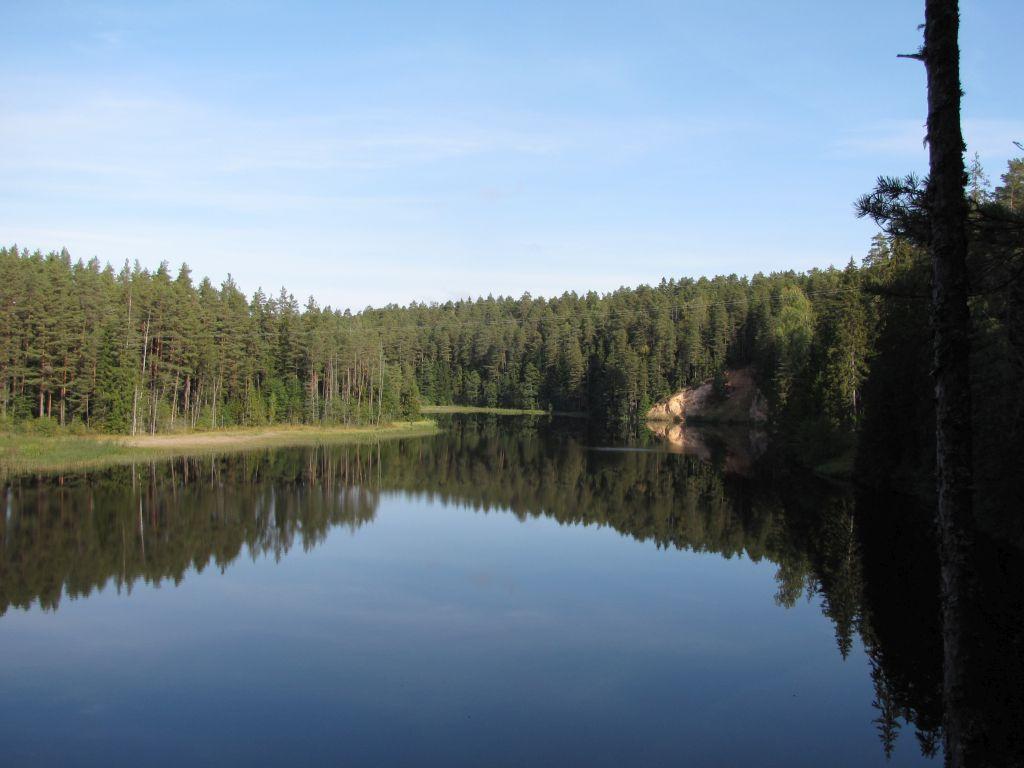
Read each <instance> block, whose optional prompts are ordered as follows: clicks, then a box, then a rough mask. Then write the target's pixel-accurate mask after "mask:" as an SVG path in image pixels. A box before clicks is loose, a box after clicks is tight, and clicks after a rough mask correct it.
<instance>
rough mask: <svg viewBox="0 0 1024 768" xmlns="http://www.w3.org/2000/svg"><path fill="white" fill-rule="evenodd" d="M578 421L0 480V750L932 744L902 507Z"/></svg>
mask: <svg viewBox="0 0 1024 768" xmlns="http://www.w3.org/2000/svg"><path fill="white" fill-rule="evenodd" d="M582 429H583V427H582V426H581V425H580V424H579V423H578V422H570V423H568V424H560V423H557V422H555V423H552V422H549V421H547V420H530V419H508V418H503V419H494V418H477V417H465V418H456V419H453V420H452V422H451V423H450V424H449V425H448V429H447V431H446V432H445V434H443V435H441V436H439V437H436V438H426V439H419V440H408V441H403V442H396V443H383V444H381V445H379V446H373V447H366V446H363V447H358V448H357V447H328V448H324V447H321V448H305V449H289V450H275V451H268V452H258V453H250V454H244V455H236V456H228V457H219V458H216V459H210V458H205V459H191V460H177V461H174V462H167V463H163V464H156V465H152V466H151V465H146V466H136V467H125V468H118V469H115V470H109V471H103V472H97V473H94V474H89V475H86V476H74V477H63V478H53V477H49V478H22V479H17V480H14V481H12V482H11V483H10V484H9V485H8V486H7V487H6V488H5V491H4V494H5V499H4V503H5V514H4V516H3V523H2V525H0V544H2V548H0V614H2V615H0V654H2V658H3V663H2V664H0V743H2V745H3V746H2V754H3V764H4V765H8V766H21V765H32V766H45V765H104V766H111V765H186V764H187V765H214V764H216V765H224V764H243V765H249V766H252V765H283V764H307V765H309V764H317V763H331V764H344V765H444V766H457V765H472V766H481V765H487V766H499V765H551V766H566V765H587V766H600V765H609V766H610V765H615V766H623V765H630V766H645V765H652V766H654V765H657V766H667V765H689V766H735V765H778V766H822V765H830V766H845V765H849V766H871V765H892V766H905V765H906V766H912V765H925V764H927V765H938V764H941V756H939V757H934V756H933V757H929V756H928V755H929V754H933V753H934V751H935V744H936V743H937V741H936V740H937V738H938V737H937V730H936V729H937V726H938V723H939V722H940V715H939V713H938V711H937V698H936V697H937V691H938V690H939V689H940V682H941V671H940V668H939V665H940V662H941V655H940V649H941V645H940V641H939V639H938V636H937V635H936V634H935V632H934V625H935V621H936V615H937V601H936V598H935V586H936V582H935V564H934V562H932V561H931V560H930V559H929V555H928V547H927V546H923V545H921V544H919V543H917V544H915V543H913V542H919V541H920V539H921V532H920V529H919V528H918V527H916V526H918V525H919V524H918V523H916V522H915V519H914V516H913V515H910V514H904V515H901V516H899V519H900V520H901V521H902V522H901V523H900V526H899V527H895V526H894V523H893V522H892V520H893V518H894V517H895V516H894V515H892V514H891V510H889V509H888V508H887V504H889V502H887V501H886V500H878V499H874V500H864V499H854V498H852V497H851V496H850V495H849V494H848V493H847V492H846V491H844V490H843V489H837V488H834V487H828V486H822V485H820V484H817V483H815V482H813V481H810V480H807V479H806V478H804V479H800V478H798V477H796V476H793V475H789V474H782V475H780V474H779V473H778V471H777V470H776V471H773V472H772V473H768V472H767V471H765V470H763V469H761V468H760V465H759V464H758V463H757V462H754V461H752V460H751V458H750V456H749V455H748V453H747V452H746V449H747V448H749V447H750V446H749V445H742V443H743V438H741V439H740V440H739V443H740V445H738V447H737V444H736V443H735V442H733V443H725V442H723V440H722V437H721V436H720V435H718V436H716V435H710V436H707V435H704V436H699V435H694V438H693V439H692V440H690V441H689V442H688V443H687V448H686V450H685V451H684V452H679V447H678V446H677V447H676V452H671V451H666V450H663V449H661V448H660V447H659V445H660V444H649V445H642V446H640V447H641V448H644V450H635V448H636V447H637V446H631V447H629V448H631V449H629V450H616V448H617V447H619V446H617V445H616V444H615V443H614V441H611V442H610V441H607V440H605V441H599V440H596V439H594V438H592V437H588V436H587V435H586V434H584V433H583V432H582ZM698 438H699V439H698ZM623 447H627V446H623ZM903 507H904V509H903V511H904V512H906V505H903ZM887 755H888V757H887Z"/></svg>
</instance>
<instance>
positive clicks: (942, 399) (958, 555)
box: [922, 0, 984, 768]
mask: <svg viewBox="0 0 1024 768" xmlns="http://www.w3.org/2000/svg"><path fill="white" fill-rule="evenodd" d="M959 26H960V20H959V8H958V2H957V0H926V2H925V30H924V49H923V51H922V58H923V60H924V63H925V67H926V69H927V74H928V153H929V157H928V160H929V170H930V174H929V180H928V189H927V201H928V206H929V215H930V220H931V256H932V334H933V364H934V370H933V374H932V375H933V381H934V385H935V416H936V420H935V446H936V454H935V458H936V491H937V496H938V512H937V523H938V533H939V546H940V558H941V574H942V614H943V654H944V665H943V694H944V704H945V728H944V730H945V747H946V764H947V765H949V766H953V767H954V768H959V767H960V766H968V765H977V764H980V763H979V762H978V760H976V759H975V758H974V757H973V756H974V755H975V752H976V751H977V749H978V748H979V746H980V744H979V743H978V742H979V740H980V739H982V738H983V736H984V723H983V722H982V721H981V719H980V718H979V716H978V710H977V709H976V708H974V707H973V706H972V702H971V698H972V694H971V691H970V687H971V669H972V666H973V663H972V662H973V659H972V657H973V655H974V654H975V653H977V650H976V649H974V648H973V647H972V646H973V644H972V643H971V641H970V637H969V627H971V626H975V619H976V618H977V617H974V616H972V615H970V614H972V613H973V612H974V611H976V610H978V608H977V607H976V605H975V604H974V603H975V602H976V601H975V599H974V598H975V592H976V590H975V589H974V588H973V585H974V575H973V574H972V568H971V560H972V549H973V540H974V520H973V517H972V509H971V494H972V479H971V475H972V466H971V462H972V457H971V442H972V441H971V387H970V354H971V336H970V333H971V330H970V310H969V307H968V295H969V281H968V273H967V199H966V195H965V187H966V184H967V174H966V171H965V168H964V160H963V152H964V141H963V134H962V133H961V128H960V98H961V91H960V50H959V45H958V35H959Z"/></svg>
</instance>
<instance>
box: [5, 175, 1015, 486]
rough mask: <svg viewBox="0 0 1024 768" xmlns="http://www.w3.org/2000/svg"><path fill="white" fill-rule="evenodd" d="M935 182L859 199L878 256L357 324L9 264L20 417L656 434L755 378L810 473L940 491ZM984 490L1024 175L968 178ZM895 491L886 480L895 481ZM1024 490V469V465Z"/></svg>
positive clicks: (1008, 437)
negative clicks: (661, 407) (688, 398)
mask: <svg viewBox="0 0 1024 768" xmlns="http://www.w3.org/2000/svg"><path fill="white" fill-rule="evenodd" d="M924 185H925V182H923V181H920V180H918V179H915V178H913V177H908V178H907V179H881V180H880V181H879V186H878V187H877V188H876V189H875V190H874V192H872V193H871V194H869V195H865V197H864V198H863V199H862V200H861V201H860V202H859V203H858V208H859V212H860V213H861V215H865V216H870V217H872V218H873V219H875V220H876V221H877V222H878V223H879V224H880V226H881V228H882V233H881V234H879V235H877V236H876V237H875V238H874V240H873V242H872V244H871V247H870V250H869V251H868V252H867V254H866V255H865V256H864V258H863V259H862V261H861V263H860V264H857V263H855V262H854V261H853V260H851V262H850V264H849V265H848V266H847V267H846V268H845V269H835V268H829V269H821V270H818V269H815V270H811V271H809V272H806V273H796V272H777V273H772V274H768V275H765V274H756V275H754V276H752V277H749V278H747V277H737V276H736V275H729V276H719V277H714V278H700V279H690V278H681V279H663V280H662V281H661V282H660V283H659V284H658V285H655V286H640V287H637V288H621V289H619V290H616V291H613V292H611V293H608V294H603V295H599V294H597V293H594V292H590V293H587V294H584V295H578V294H575V293H565V294H563V295H562V296H559V297H555V298H550V299H545V298H533V297H531V296H530V295H529V294H526V295H523V296H521V297H519V298H512V297H504V296H498V297H493V296H488V297H487V298H479V299H476V300H465V301H449V302H446V303H443V304H436V303H435V304H418V303H413V304H410V305H408V306H397V305H389V306H385V307H383V308H370V307H367V308H366V309H364V310H362V311H357V312H354V313H353V312H351V311H350V310H348V309H346V310H339V309H335V308H331V307H321V306H319V305H318V304H317V303H316V301H315V300H314V299H313V298H310V299H309V300H308V301H307V302H306V303H305V305H300V303H299V302H298V301H297V300H296V299H295V297H294V296H292V295H291V294H290V293H288V292H287V291H286V290H285V289H281V291H280V292H279V293H278V294H277V295H268V294H266V293H264V292H263V291H262V290H258V291H256V293H255V294H254V295H252V296H251V297H247V296H246V295H245V294H244V293H243V292H242V291H241V290H240V289H239V288H238V286H237V284H236V283H235V282H234V280H233V279H232V278H231V277H230V276H229V277H228V278H227V279H226V280H225V281H224V282H223V283H221V284H220V286H216V285H215V284H214V283H213V282H211V281H210V280H209V279H208V278H203V279H202V280H199V281H198V283H196V281H194V280H193V277H192V274H191V272H190V270H189V268H188V267H187V266H186V265H182V266H181V267H180V269H178V270H177V272H176V273H173V272H172V270H171V268H170V266H169V265H168V264H166V263H164V264H161V265H160V266H159V267H158V268H157V269H156V270H155V271H150V270H147V269H144V268H143V267H142V266H141V265H140V263H139V262H136V263H135V264H134V265H129V264H125V265H124V266H123V267H122V268H121V269H120V270H116V269H114V268H112V267H111V266H109V265H104V264H102V263H101V262H100V261H99V260H98V259H97V258H93V259H92V260H90V261H87V262H86V261H82V260H77V261H76V260H73V259H72V257H71V255H70V254H68V253H67V251H61V252H60V253H53V252H51V253H46V254H44V253H41V252H38V251H36V252H29V251H28V250H25V249H19V248H18V247H17V246H11V247H8V248H0V419H2V420H3V422H4V423H5V424H6V425H8V426H20V428H28V429H33V430H39V431H44V432H45V431H56V430H58V429H61V428H66V429H69V430H72V431H74V430H83V431H84V430H95V431H105V432H112V433H131V434H135V433H139V432H151V433H155V432H164V431H175V430H182V429H199V428H204V429H208V428H217V427H224V426H231V425H245V426H254V425H265V424H276V423H343V424H349V423H351V424H355V423H373V422H380V421H389V420H394V419H404V418H411V417H412V416H414V415H415V414H416V413H417V412H418V409H419V406H420V404H421V403H429V404H442V405H443V404H463V405H480V406H505V407H518V408H531V409H533V408H542V409H547V410H552V411H567V412H579V413H585V414H587V415H588V416H590V417H591V418H593V419H594V420H596V421H599V422H600V423H602V424H605V425H607V426H608V427H610V428H612V429H616V430H628V429H633V428H635V427H636V426H637V425H638V424H639V423H640V422H641V421H642V417H643V414H644V413H645V412H646V410H647V409H648V408H649V407H650V405H651V404H652V403H653V402H655V401H656V400H657V399H658V398H661V397H663V396H665V395H668V394H670V393H672V392H674V391H677V390H678V389H680V388H682V387H686V386H690V385H695V384H699V383H702V382H705V381H715V382H716V384H721V382H723V381H724V375H723V374H724V371H725V370H726V369H728V368H733V367H740V366H750V367H751V368H752V370H753V371H754V372H755V376H756V379H757V381H758V383H759V386H760V387H761V389H762V391H763V393H764V394H765V397H766V399H767V401H768V403H769V408H770V423H771V427H772V431H773V433H774V435H775V437H776V438H777V441H778V444H779V445H782V446H785V447H786V448H787V449H788V450H789V452H790V453H791V454H792V455H793V456H795V457H797V458H798V459H801V460H803V461H805V462H806V463H810V464H816V463H820V462H821V461H823V460H824V459H825V458H828V457H834V456H843V455H848V456H849V455H852V454H853V452H854V449H855V447H856V446H857V445H858V444H859V446H860V451H859V457H860V459H859V469H860V470H862V471H863V472H864V473H865V474H866V475H869V474H870V473H871V470H872V467H875V468H878V467H885V472H884V474H885V475H886V477H887V478H890V479H894V480H895V481H896V482H898V483H900V484H904V485H908V486H911V487H913V486H915V484H916V485H919V486H920V487H921V488H922V489H925V490H926V489H927V486H929V485H930V480H929V478H930V476H931V469H932V464H933V462H934V459H933V455H934V447H933V440H934V436H933V428H932V427H930V426H929V425H930V424H931V423H932V422H933V419H932V418H931V417H930V411H929V409H930V408H931V407H932V406H931V396H930V387H931V384H930V380H929V370H930V368H929V366H930V354H929V315H928V296H929V287H928V286H929V279H930V277H929V272H928V258H927V256H926V243H927V237H926V236H925V234H923V232H922V231H921V230H922V228H923V224H922V221H923V219H924V218H925V216H924V214H923V213H922V212H921V197H922V195H923V190H924ZM969 193H970V205H971V222H972V226H971V237H972V243H971V269H972V272H973V274H972V282H973V287H974V295H973V298H972V313H973V317H972V321H973V327H974V334H975V339H974V344H973V348H974V352H973V353H972V354H973V355H974V356H975V357H976V358H977V359H976V361H975V364H974V365H973V370H974V371H975V372H976V377H975V379H976V380H975V381H974V382H973V385H974V386H975V387H976V388H977V390H978V396H977V397H976V398H975V404H976V407H975V420H976V422H977V424H976V427H977V428H976V430H975V434H976V435H978V443H979V444H978V446H977V451H976V453H977V456H978V464H979V474H978V477H979V483H985V484H986V485H988V486H992V485H996V486H1000V487H1001V489H1002V490H1004V491H1005V490H1007V488H1008V487H1009V486H1008V484H1012V483H1013V482H1014V481H1013V476H1012V475H1013V473H1011V472H1009V471H1008V470H1010V469H1013V468H1012V467H1008V466H1007V462H1010V461H1019V460H1018V459H1015V458H1013V457H1012V456H1010V454H1012V453H1013V452H1007V451H1005V450H1003V449H1004V447H1005V446H1007V445H1015V444H1019V440H1020V437H1021V435H1020V429H1021V425H1022V419H1021V415H1022V406H1021V403H1020V399H1019V398H1017V397H1016V396H1015V395H1014V393H1015V392H1016V391H1017V390H1018V389H1019V382H1020V381H1021V379H1022V374H1024V313H1022V309H1024V283H1022V281H1021V280H1020V279H1019V278H1020V273H1021V268H1022V264H1024V255H1022V246H1021V242H1022V238H1021V236H1020V234H1021V220H1022V215H1021V212H1022V210H1024V159H1014V160H1011V161H1009V163H1008V165H1007V169H1006V172H1005V173H1003V174H1002V175H1001V177H1000V180H999V183H998V184H997V185H996V186H995V187H994V189H993V188H992V187H991V186H990V184H989V182H988V179H987V178H986V175H985V172H984V170H983V169H982V168H981V166H980V163H978V161H977V158H975V162H974V164H973V165H972V168H971V173H970V184H969ZM878 474H879V475H881V474H883V473H881V472H879V473H878ZM1018 474H1019V473H1018Z"/></svg>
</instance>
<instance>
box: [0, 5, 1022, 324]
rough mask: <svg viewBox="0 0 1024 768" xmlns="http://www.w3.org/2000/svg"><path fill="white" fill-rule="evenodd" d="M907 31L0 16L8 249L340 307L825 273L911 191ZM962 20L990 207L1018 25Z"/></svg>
mask: <svg viewBox="0 0 1024 768" xmlns="http://www.w3.org/2000/svg"><path fill="white" fill-rule="evenodd" d="M923 7H924V3H923V1H920V2H903V1H896V0H858V2H846V3H835V2H820V1H816V2H812V1H811V0H807V1H806V2H786V1H784V0H783V1H781V2H773V3H764V2H755V1H753V0H735V1H734V2H729V3H723V2H710V1H709V2H686V1H684V0H675V2H646V1H645V0H630V1H629V2H621V3H620V2H599V1H597V0H589V1H588V2H557V1H556V0H546V1H545V2H532V0H517V2H512V3H509V2H501V3H499V2H484V1H483V0H475V1H473V2H442V1H441V0H434V1H433V2H387V1H386V0H375V2H338V1H336V2H324V3H316V2H298V1H293V2H263V1H262V0H248V1H247V2H173V1H170V2H154V3H147V2H141V1H135V2H90V1H89V0H77V1H75V2H47V1H46V0H32V1H31V2H21V1H20V0H0V29H3V30H5V34H4V42H3V44H2V45H0V242H4V243H6V244H11V243H17V244H18V245H19V246H21V247H28V248H29V249H32V250H34V249H37V248H38V249H40V250H43V251H49V250H59V249H60V248H62V247H66V248H67V249H68V250H69V251H70V252H71V254H72V257H73V258H76V259H77V258H82V259H86V260H88V259H89V258H92V257H93V256H96V257H98V258H99V259H100V260H101V261H103V262H110V263H113V264H114V265H116V266H119V265H120V264H122V263H124V261H125V260H128V261H132V262H134V261H136V260H138V261H139V263H140V264H142V266H143V267H147V268H151V269H153V268H156V267H157V266H158V265H159V264H160V262H161V261H167V262H169V263H170V265H171V267H172V270H174V271H176V270H177V267H178V266H179V265H180V264H181V263H182V262H187V263H188V264H189V266H190V267H191V268H192V271H193V275H194V276H197V277H198V276H203V275H208V276H209V277H211V279H213V280H214V281H215V282H217V283H219V282H221V281H222V280H223V279H224V278H225V277H226V276H227V275H228V274H229V273H230V274H231V275H232V276H233V277H234V279H235V281H236V282H237V283H238V284H239V285H240V286H241V287H242V289H243V290H245V291H247V292H252V291H253V290H255V289H256V288H257V287H262V288H263V289H264V290H265V291H267V292H272V293H276V292H277V290H278V289H279V288H280V287H281V286H285V287H287V288H288V290H289V291H291V292H292V293H294V294H295V295H296V296H297V297H299V298H300V299H303V300H304V299H305V298H306V297H307V296H310V295H312V296H314V297H315V298H316V299H317V301H318V302H319V303H320V304H321V305H330V306H333V307H337V308H345V307H349V308H352V309H353V310H358V309H361V308H363V307H365V306H368V305H374V306H379V305H382V304H387V303H392V302H394V303H402V304H404V303H408V302H410V301H441V302H443V301H447V300H449V299H456V298H460V297H461V298H465V297H470V296H473V297H475V296H480V295H487V294H493V295H495V296H497V295H513V296H519V295H520V294H522V293H523V292H527V291H528V292H530V293H531V294H532V295H534V296H551V295H557V294H560V293H562V292H564V291H567V290H574V291H577V292H585V291H588V290H597V291H602V292H603V291H608V290H613V289H615V288H617V287H619V286H623V285H628V286H632V285H637V284H640V283H656V282H657V281H659V280H660V279H661V278H662V277H698V276H701V275H709V276H710V275H715V274H730V273H736V274H746V275H749V274H753V273H755V272H758V271H762V272H770V271H773V270H780V269H797V270H805V269H810V268H813V267H826V266H829V265H837V266H843V265H845V264H846V263H847V262H848V261H849V259H850V258H851V257H853V258H855V259H860V258H861V257H862V256H863V255H864V253H865V252H866V251H867V248H868V246H869V243H870V238H871V236H872V235H873V234H874V232H875V231H876V230H875V227H874V225H873V224H871V223H870V222H867V221H863V220H858V219H857V218H856V217H855V215H854V213H853V202H854V200H855V199H856V198H857V197H858V196H859V195H860V194H862V193H864V192H867V191H869V190H870V189H871V188H872V186H873V184H874V181H875V179H876V177H877V176H878V175H880V174H890V175H891V174H904V173H907V172H912V171H913V172H918V173H922V172H924V171H925V170H926V167H927V154H926V149H925V148H924V146H923V144H922V137H923V133H924V127H923V124H924V120H925V73H924V67H923V65H921V64H920V63H919V62H915V61H912V60H907V59H897V58H896V54H898V53H909V52H913V51H915V50H916V49H917V47H918V45H919V43H920V39H921V37H920V36H921V32H920V31H919V29H918V24H919V23H920V22H921V21H922V18H923ZM961 8H962V12H961V13H962V26H961V48H962V79H963V84H964V89H965V92H966V96H965V100H964V132H965V136H966V139H967V143H968V152H969V154H973V152H978V153H979V155H980V158H981V161H982V163H983V165H984V166H985V168H986V170H987V172H988V174H989V176H990V177H991V178H992V180H993V181H994V182H995V181H998V176H999V174H1000V173H1002V172H1003V171H1004V170H1005V166H1006V161H1007V160H1008V159H1009V158H1011V157H1014V156H1018V155H1020V154H1021V153H1020V151H1019V150H1017V149H1016V148H1015V147H1014V146H1013V144H1012V142H1013V141H1014V140H1020V141H1024V98H1022V95H1024V94H1022V80H1021V77H1020V72H1021V67H1020V63H1021V55H1020V49H1019V42H1018V40H1017V38H1019V32H1020V30H1021V29H1024V3H1021V2H1019V0H991V1H989V2H981V1H980V0H965V1H964V2H962V3H961Z"/></svg>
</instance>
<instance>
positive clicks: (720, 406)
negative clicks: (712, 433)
mask: <svg viewBox="0 0 1024 768" xmlns="http://www.w3.org/2000/svg"><path fill="white" fill-rule="evenodd" d="M725 377H726V384H725V397H724V398H720V397H716V396H715V391H714V387H713V385H712V383H711V382H710V381H706V382H704V383H703V384H701V385H700V386H697V387H687V388H686V389H684V390H681V391H679V392H676V393H675V394H674V395H671V396H669V397H666V398H665V399H663V400H659V401H658V402H657V403H655V404H654V406H653V407H652V408H651V409H650V410H649V411H648V412H647V420H648V421H653V422H659V421H660V422H682V421H686V420H687V419H699V420H701V421H720V422H730V423H745V422H762V421H765V420H766V419H767V418H768V403H767V401H766V400H765V398H764V395H762V394H761V391H760V390H759V389H758V388H757V384H755V383H754V377H753V375H752V374H751V371H750V369H749V368H737V369H735V370H730V371H726V374H725Z"/></svg>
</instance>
